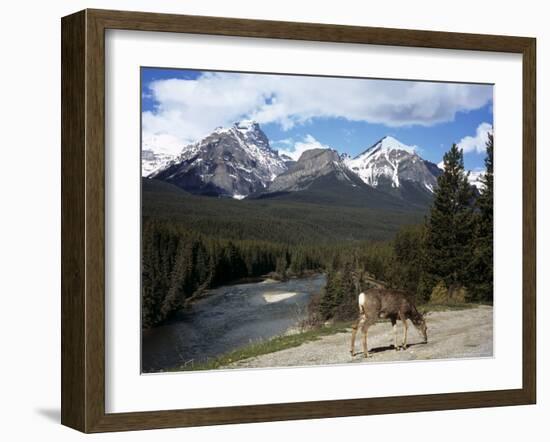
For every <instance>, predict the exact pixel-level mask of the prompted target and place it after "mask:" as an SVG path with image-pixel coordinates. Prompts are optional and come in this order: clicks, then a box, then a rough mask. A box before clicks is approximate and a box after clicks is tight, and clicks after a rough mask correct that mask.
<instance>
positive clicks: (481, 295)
mask: <svg viewBox="0 0 550 442" xmlns="http://www.w3.org/2000/svg"><path fill="white" fill-rule="evenodd" d="M486 146H487V156H486V158H485V168H486V172H485V175H484V176H483V178H482V180H481V181H482V184H483V187H482V189H481V192H480V195H479V197H478V198H477V200H476V208H477V211H476V227H475V231H474V236H475V249H474V253H473V259H472V261H471V263H470V266H469V268H468V270H469V274H470V279H469V281H468V284H467V285H466V286H467V287H468V289H469V290H468V291H469V293H471V295H470V296H469V297H468V298H469V300H472V301H484V302H492V300H493V134H491V133H490V134H489V137H488V140H487V143H486Z"/></svg>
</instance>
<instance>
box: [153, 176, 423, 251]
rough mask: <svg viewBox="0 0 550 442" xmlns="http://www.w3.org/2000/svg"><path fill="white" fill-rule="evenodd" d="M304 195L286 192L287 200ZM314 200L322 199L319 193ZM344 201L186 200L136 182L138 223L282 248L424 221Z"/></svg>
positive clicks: (386, 233) (378, 235) (156, 184)
mask: <svg viewBox="0 0 550 442" xmlns="http://www.w3.org/2000/svg"><path fill="white" fill-rule="evenodd" d="M372 190H373V191H374V192H376V190H375V189H372ZM308 192H310V191H307V192H289V193H288V194H287V196H288V195H290V196H298V195H306V194H308ZM311 192H314V191H311ZM309 195H311V194H309ZM320 196H321V197H325V198H326V194H324V193H322V194H320ZM348 201H349V199H347V198H344V199H342V200H340V201H336V200H335V204H321V203H315V202H312V201H300V200H299V199H292V198H291V199H286V198H285V197H282V198H277V197H273V198H265V199H264V198H260V199H249V198H246V199H244V200H241V201H238V200H235V199H231V198H210V197H206V196H200V195H192V194H190V193H187V192H185V191H184V190H182V189H181V188H179V187H176V186H175V185H172V184H168V183H166V182H162V181H159V180H155V179H146V178H143V179H142V216H143V219H144V220H147V219H154V220H158V221H167V222H170V223H173V224H174V225H176V224H177V225H181V226H184V227H187V228H189V229H190V230H192V231H195V232H201V233H202V234H205V235H209V236H215V237H217V236H220V237H223V238H225V239H234V240H243V239H250V240H259V241H272V242H281V243H284V244H304V243H312V242H314V243H341V242H342V241H358V240H359V241H362V240H385V239H389V238H392V237H393V235H394V234H395V232H396V231H397V230H398V229H399V228H400V226H402V225H406V224H414V223H419V222H422V219H423V217H424V212H423V211H418V210H416V211H414V210H403V209H396V210H392V209H386V208H371V207H365V206H364V205H357V206H350V205H348Z"/></svg>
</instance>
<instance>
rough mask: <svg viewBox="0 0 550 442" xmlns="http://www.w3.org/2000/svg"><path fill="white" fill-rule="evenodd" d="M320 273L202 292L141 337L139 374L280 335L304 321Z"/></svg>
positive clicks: (319, 287)
mask: <svg viewBox="0 0 550 442" xmlns="http://www.w3.org/2000/svg"><path fill="white" fill-rule="evenodd" d="M325 283H326V277H325V275H314V276H311V277H306V278H294V279H289V280H287V281H274V280H269V279H266V280H262V281H259V282H253V283H249V282H247V283H245V284H235V285H227V286H223V287H218V288H216V289H212V290H208V292H207V293H205V295H204V296H202V297H201V298H199V299H197V300H195V301H194V302H193V304H192V305H191V306H190V308H188V309H184V310H182V311H180V312H178V313H177V315H176V316H175V318H174V319H173V320H172V321H170V322H169V323H166V324H163V325H161V326H158V327H155V328H153V329H150V330H144V331H143V333H142V371H143V372H144V373H151V372H159V371H167V370H169V369H171V368H173V367H179V366H184V367H185V366H190V365H191V366H192V365H196V364H204V363H207V362H208V360H210V359H212V358H216V357H219V356H221V355H223V354H226V353H229V352H231V351H233V350H236V349H238V348H241V347H244V346H246V345H250V344H253V343H256V342H262V341H266V340H269V339H271V338H274V337H277V336H280V335H282V334H284V333H285V332H286V331H287V330H288V329H290V328H292V327H294V326H295V325H297V324H298V323H300V321H302V320H303V319H305V317H306V308H307V304H308V302H309V299H310V297H311V296H312V294H314V293H318V292H319V291H321V290H322V288H323V287H324V286H325Z"/></svg>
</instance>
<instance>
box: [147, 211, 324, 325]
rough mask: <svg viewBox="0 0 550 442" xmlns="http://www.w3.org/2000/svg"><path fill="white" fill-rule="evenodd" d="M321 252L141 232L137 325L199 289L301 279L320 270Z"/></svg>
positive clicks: (165, 230)
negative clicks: (268, 279)
mask: <svg viewBox="0 0 550 442" xmlns="http://www.w3.org/2000/svg"><path fill="white" fill-rule="evenodd" d="M325 256H326V252H325V250H324V248H323V247H315V246H308V245H294V246H292V247H291V246H289V245H285V244H282V243H274V242H267V241H258V240H242V241H234V240H224V239H221V238H217V237H209V236H204V235H202V234H200V233H196V232H193V231H191V230H189V229H188V228H186V227H182V226H179V225H177V224H174V223H171V222H166V221H160V222H159V221H154V220H147V221H146V222H144V225H143V228H142V267H141V283H142V304H141V312H142V326H143V327H144V328H149V327H152V326H154V325H157V324H159V323H160V322H162V321H163V320H165V319H166V318H168V317H169V316H170V315H171V314H172V313H173V312H175V311H177V310H179V309H181V308H183V307H184V306H185V305H186V302H188V301H189V299H191V298H192V297H194V296H197V295H200V294H201V293H202V292H203V291H204V290H206V289H208V288H212V287H216V286H219V285H223V284H227V283H230V282H234V281H236V280H239V279H242V278H247V277H258V276H262V275H266V274H269V273H270V272H274V273H275V275H274V276H276V277H279V278H286V277H288V276H291V275H301V274H303V273H304V272H305V271H307V270H311V271H321V270H322V269H323V268H324V267H325V258H324V257H325Z"/></svg>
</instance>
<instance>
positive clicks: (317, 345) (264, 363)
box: [227, 306, 493, 368]
mask: <svg viewBox="0 0 550 442" xmlns="http://www.w3.org/2000/svg"><path fill="white" fill-rule="evenodd" d="M426 323H427V325H428V343H427V344H422V343H421V341H422V338H421V336H420V334H419V333H418V332H417V331H416V329H414V327H412V326H409V339H408V342H409V348H408V349H407V350H404V351H395V350H394V348H393V332H392V327H391V324H390V323H389V322H382V323H378V324H375V325H374V326H372V327H371V328H370V329H369V335H368V338H369V339H368V345H369V352H370V354H371V357H369V358H368V359H365V358H364V357H363V354H362V353H359V354H358V355H356V356H355V357H353V358H352V357H351V356H350V353H349V346H350V338H351V330H349V331H348V333H338V334H335V335H329V336H324V337H322V338H321V339H320V340H318V341H313V342H307V343H305V344H302V345H300V346H299V347H294V348H289V349H286V350H281V351H278V352H276V353H270V354H266V355H261V356H257V357H254V358H249V359H245V360H242V361H238V362H235V363H234V364H232V365H231V366H229V367H227V368H245V367H246V368H256V367H288V366H296V365H325V364H342V363H350V362H365V361H368V362H380V361H409V360H415V359H448V358H465V357H490V356H492V355H493V308H492V307H488V306H480V307H477V308H473V309H466V310H456V311H445V312H434V313H431V314H430V315H428V317H427V318H426ZM402 331H403V329H402V326H401V323H398V338H399V340H398V342H399V343H400V342H401V341H400V339H401V336H402ZM360 351H361V342H360V336H358V338H357V342H356V352H360Z"/></svg>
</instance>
